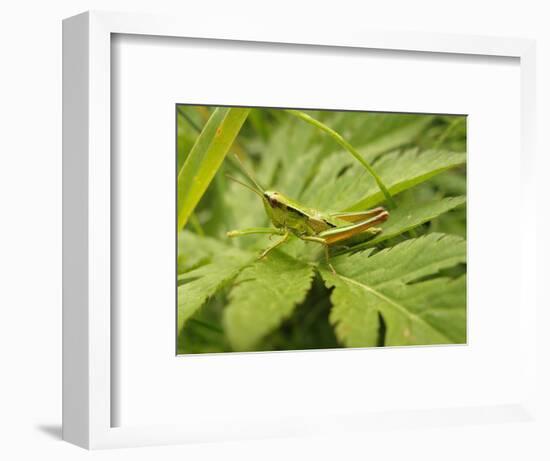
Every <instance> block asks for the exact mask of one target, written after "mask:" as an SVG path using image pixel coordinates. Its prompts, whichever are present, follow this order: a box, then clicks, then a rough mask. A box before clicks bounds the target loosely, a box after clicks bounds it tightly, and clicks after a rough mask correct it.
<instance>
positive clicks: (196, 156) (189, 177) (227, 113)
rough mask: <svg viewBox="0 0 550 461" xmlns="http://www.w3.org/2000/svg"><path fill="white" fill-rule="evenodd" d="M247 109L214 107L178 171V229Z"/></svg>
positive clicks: (235, 135)
mask: <svg viewBox="0 0 550 461" xmlns="http://www.w3.org/2000/svg"><path fill="white" fill-rule="evenodd" d="M249 111H250V109H238V108H237V109H231V108H225V107H220V108H217V109H216V110H215V111H214V113H213V114H212V116H211V117H210V119H209V120H208V122H207V123H206V126H205V127H204V129H203V130H202V132H201V134H200V135H199V137H198V138H197V140H196V141H195V144H194V145H193V148H192V149H191V151H190V152H189V155H188V156H187V158H186V160H185V163H184V164H183V167H182V169H181V170H180V172H179V174H178V230H180V229H182V228H183V227H184V226H185V224H186V223H187V220H188V219H189V216H190V215H191V213H192V212H193V210H194V209H195V206H196V205H197V203H199V200H200V199H201V197H202V195H203V194H204V192H205V191H206V188H207V187H208V185H209V184H210V181H212V178H213V177H214V175H215V174H216V172H217V171H218V168H219V166H220V165H221V163H222V162H223V159H224V157H225V155H226V154H227V152H228V151H229V149H230V148H231V146H232V145H233V141H235V138H236V137H237V135H238V134H239V131H240V129H241V127H242V125H243V123H244V121H245V120H246V117H247V116H248V112H249Z"/></svg>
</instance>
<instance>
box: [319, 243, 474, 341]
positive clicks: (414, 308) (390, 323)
mask: <svg viewBox="0 0 550 461" xmlns="http://www.w3.org/2000/svg"><path fill="white" fill-rule="evenodd" d="M465 261H466V241H465V240H463V239H462V238H460V237H455V236H446V235H442V234H428V235H426V236H423V237H420V238H417V239H411V240H407V241H405V242H403V243H401V244H399V245H396V246H395V247H393V248H390V249H387V250H383V251H380V252H378V253H374V251H373V250H367V251H364V252H361V253H356V254H354V255H351V256H347V255H344V256H340V257H337V258H334V260H333V265H334V267H335V269H336V272H337V273H338V275H334V274H332V273H331V272H330V271H328V270H322V276H323V279H324V280H325V282H326V284H327V287H334V291H333V293H332V296H331V300H332V303H333V305H334V308H333V310H332V312H331V322H332V323H333V324H334V325H335V328H336V334H337V336H338V338H339V340H340V341H342V342H343V343H344V344H345V345H346V346H348V347H366V346H376V345H377V343H378V342H379V341H378V340H379V334H380V333H381V331H382V330H383V329H384V328H385V340H384V345H386V346H401V345H412V344H445V343H464V342H465V341H466V321H465V316H466V280H465V277H460V278H458V279H456V280H452V279H448V278H444V277H439V278H433V279H426V278H427V277H429V276H433V275H434V274H437V273H438V271H440V270H442V269H445V268H450V267H453V266H455V265H456V264H458V263H462V262H465ZM421 279H424V280H421ZM419 280H420V281H419ZM413 282H415V283H413ZM378 314H380V316H381V317H382V319H383V322H384V323H383V325H382V324H380V322H379V320H378V318H379V315H378Z"/></svg>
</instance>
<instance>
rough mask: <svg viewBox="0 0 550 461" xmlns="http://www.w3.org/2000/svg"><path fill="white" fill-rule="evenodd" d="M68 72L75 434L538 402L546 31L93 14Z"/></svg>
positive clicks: (461, 413)
mask: <svg viewBox="0 0 550 461" xmlns="http://www.w3.org/2000/svg"><path fill="white" fill-rule="evenodd" d="M63 79H64V81H63V210H64V211H63V251H64V254H63V283H64V288H63V322H64V323H63V364H64V371H63V386H64V388H63V436H64V439H65V440H67V441H69V442H72V443H75V444H77V445H80V446H83V447H87V448H109V447H122V446H138V445H151V444H169V443H186V442H194V441H215V440H220V441H222V440H235V439H254V438H261V437H273V436H286V435H307V434H323V433H327V432H329V431H330V432H334V431H349V430H354V431H357V430H359V431H361V430H364V431H368V430H370V429H371V428H372V427H373V425H375V424H377V423H379V422H380V421H384V424H385V426H387V427H390V428H391V427H401V428H403V427H405V428H407V427H411V428H412V427H417V426H418V425H434V426H437V425H438V424H440V422H441V421H445V422H446V424H451V425H452V424H477V423H479V422H495V423H496V422H503V421H522V420H525V419H526V418H528V419H529V418H531V419H532V418H536V411H535V409H536V407H537V401H536V398H535V394H534V391H533V389H534V386H535V382H536V378H535V365H536V364H535V360H534V355H535V350H536V336H535V329H536V328H535V327H536V324H535V311H536V297H535V294H534V293H535V288H536V284H535V272H534V270H535V266H536V242H535V239H534V238H533V234H534V232H535V231H536V227H534V226H533V225H531V224H530V225H526V221H525V220H524V219H523V217H524V216H534V215H535V208H536V203H535V200H533V194H531V193H530V191H531V190H532V188H533V179H532V178H533V171H534V169H535V154H534V131H533V126H534V102H535V89H534V43H533V42H532V41H529V40H524V39H504V38H491V37H472V36H452V35H429V36H426V35H423V34H415V33H396V32H379V31H376V32H375V31H344V30H342V29H338V30H337V31H334V32H329V31H326V32H323V33H322V34H320V35H314V34H313V35H312V34H311V33H308V31H306V30H295V29H291V30H287V31H282V30H280V29H279V28H277V27H275V26H273V27H267V28H265V29H262V30H261V31H260V30H256V29H255V28H253V27H251V28H250V30H242V29H239V30H237V29H235V30H231V29H230V28H229V29H227V30H223V31H217V30H212V29H210V28H209V26H208V25H207V24H187V23H186V22H185V21H183V22H181V21H177V20H174V19H169V18H159V17H150V16H142V15H131V14H118V13H95V12H94V13H85V14H82V15H79V16H75V17H72V18H69V19H66V20H65V21H64V23H63ZM503 133H505V136H504V135H503ZM495 165H498V168H497V169H496V168H495ZM496 191H498V200H496V199H495V193H497V192H496ZM511 242H513V245H514V247H515V248H517V249H519V251H514V252H510V251H506V248H510V245H511ZM503 252H504V253H505V255H503ZM511 338H514V339H513V340H511Z"/></svg>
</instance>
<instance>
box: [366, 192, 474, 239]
mask: <svg viewBox="0 0 550 461" xmlns="http://www.w3.org/2000/svg"><path fill="white" fill-rule="evenodd" d="M464 203H466V197H465V196H462V197H447V198H443V199H436V200H430V201H428V202H423V203H414V202H408V203H405V204H403V205H401V206H399V207H398V208H397V209H395V210H391V212H390V218H389V219H388V220H387V221H386V222H385V223H384V224H382V225H381V226H380V228H381V229H382V233H381V234H379V235H378V236H377V237H375V238H374V239H372V240H369V241H368V242H367V243H366V245H368V246H372V245H376V244H377V243H380V242H383V241H384V240H388V239H390V238H393V237H396V236H398V235H401V234H403V233H405V232H407V231H409V230H411V229H414V228H415V227H418V226H420V225H421V224H424V223H426V222H428V221H431V220H432V219H435V218H437V217H438V216H439V215H441V214H443V213H446V212H447V211H450V210H452V209H453V208H456V207H457V206H459V205H462V204H464Z"/></svg>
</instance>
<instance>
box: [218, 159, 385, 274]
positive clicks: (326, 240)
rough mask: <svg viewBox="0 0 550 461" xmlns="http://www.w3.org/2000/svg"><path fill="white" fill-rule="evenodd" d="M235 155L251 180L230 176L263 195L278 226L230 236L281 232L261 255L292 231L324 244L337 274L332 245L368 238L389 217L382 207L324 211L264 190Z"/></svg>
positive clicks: (245, 231) (288, 235)
mask: <svg viewBox="0 0 550 461" xmlns="http://www.w3.org/2000/svg"><path fill="white" fill-rule="evenodd" d="M235 158H236V159H237V161H238V162H239V164H240V166H241V169H242V171H243V173H244V175H245V176H246V177H247V178H248V180H249V181H250V182H251V184H247V183H245V182H242V181H240V180H238V179H236V178H234V177H232V176H229V175H227V177H228V178H229V179H231V180H233V181H235V182H237V183H239V184H241V185H242V186H244V187H246V188H247V189H249V190H251V191H252V192H254V193H255V194H257V195H258V196H259V197H260V198H261V199H262V202H263V205H264V208H265V211H266V213H267V216H268V217H269V219H270V220H271V222H272V224H273V225H274V226H275V228H271V227H254V228H249V229H242V230H234V231H230V232H228V233H227V236H228V237H239V236H242V235H249V234H272V235H281V236H282V238H281V239H279V240H278V241H276V242H275V243H274V244H272V245H271V246H269V247H268V248H266V249H265V250H264V251H263V252H262V253H261V254H260V256H259V258H258V259H262V258H265V257H266V256H267V254H268V253H269V252H270V251H272V250H274V249H275V248H277V247H278V246H279V245H282V244H283V243H285V242H286V241H287V240H288V239H289V237H290V236H291V235H295V236H296V237H298V238H300V239H302V240H305V241H308V242H317V243H319V244H321V245H323V247H324V250H325V259H326V262H327V265H328V266H329V267H330V270H331V271H332V272H333V273H334V274H336V271H335V270H334V267H333V266H332V264H330V260H329V258H330V255H329V248H330V247H331V246H333V245H336V244H342V242H345V241H346V240H349V239H351V238H352V237H355V236H357V235H359V234H361V236H364V237H365V238H366V239H368V238H372V237H374V236H375V235H377V234H379V233H380V232H382V229H380V228H378V227H374V226H376V225H377V224H380V223H382V222H384V221H386V220H387V219H388V217H389V213H388V212H387V211H386V210H385V209H384V208H382V207H377V208H373V209H370V210H366V211H352V212H321V211H319V210H316V209H314V208H309V207H306V206H304V205H302V204H300V203H298V202H297V201H295V200H292V199H291V198H289V197H287V196H286V195H284V194H282V193H281V192H277V191H272V190H265V189H264V188H263V187H262V186H260V184H259V183H258V181H256V179H255V178H254V176H253V175H252V173H251V172H250V171H249V170H248V169H247V168H246V167H245V165H244V164H243V163H242V162H241V160H240V159H239V157H238V156H237V155H235Z"/></svg>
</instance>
